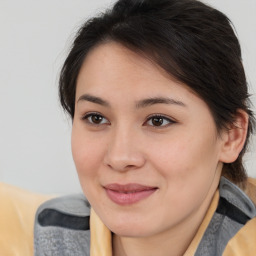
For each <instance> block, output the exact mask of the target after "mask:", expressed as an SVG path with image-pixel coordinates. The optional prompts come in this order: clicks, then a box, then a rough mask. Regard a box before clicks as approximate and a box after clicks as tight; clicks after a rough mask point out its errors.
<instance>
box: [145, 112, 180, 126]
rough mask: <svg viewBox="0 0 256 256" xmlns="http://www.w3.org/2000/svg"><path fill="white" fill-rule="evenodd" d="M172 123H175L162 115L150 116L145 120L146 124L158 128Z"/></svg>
mask: <svg viewBox="0 0 256 256" xmlns="http://www.w3.org/2000/svg"><path fill="white" fill-rule="evenodd" d="M174 123H176V122H175V121H173V120H172V119H170V118H168V117H165V116H162V115H159V116H158V115H155V116H151V117H149V118H148V120H147V122H146V124H147V125H149V126H153V127H159V128H164V127H167V126H169V125H171V124H174Z"/></svg>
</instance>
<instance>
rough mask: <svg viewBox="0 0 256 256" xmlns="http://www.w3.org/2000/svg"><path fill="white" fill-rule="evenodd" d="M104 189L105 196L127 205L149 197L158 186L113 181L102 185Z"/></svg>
mask: <svg viewBox="0 0 256 256" xmlns="http://www.w3.org/2000/svg"><path fill="white" fill-rule="evenodd" d="M104 189H105V191H106V193H107V196H108V197H109V198H110V199H111V200H112V201H113V202H114V203H116V204H119V205H129V204H134V203H137V202H139V201H141V200H143V199H145V198H147V197H149V196H150V195H152V194H153V193H154V192H155V191H156V190H157V189H158V188H157V187H152V186H146V185H141V184H137V183H129V184H124V185H121V184H117V183H113V184H108V185H106V186H104Z"/></svg>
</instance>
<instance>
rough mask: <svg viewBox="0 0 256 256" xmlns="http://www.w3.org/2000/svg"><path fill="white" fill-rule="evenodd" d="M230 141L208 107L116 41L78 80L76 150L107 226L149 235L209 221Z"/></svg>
mask: <svg viewBox="0 0 256 256" xmlns="http://www.w3.org/2000/svg"><path fill="white" fill-rule="evenodd" d="M222 145H223V142H222V140H221V138H220V137H218V136H217V133H216V128H215V124H214V120H213V117H212V115H211V113H210V111H209V109H208V107H207V105H206V103H205V102H204V101H203V100H201V99H200V98H199V97H198V96H196V95H195V94H194V93H193V92H191V91H190V90H189V89H188V88H187V87H186V86H185V85H182V84H180V83H178V82H176V81H175V80H174V79H172V78H171V77H170V76H168V75H167V74H166V73H165V72H164V71H163V70H161V69H160V68H159V67H158V66H157V65H155V64H153V63H152V62H150V61H149V60H147V59H145V58H143V57H142V56H139V55H137V54H135V53H133V52H132V51H130V50H128V49H126V48H124V47H123V46H121V45H119V44H117V43H113V42H112V43H106V44H103V45H100V46H98V47H96V48H95V49H93V50H92V51H91V52H90V53H89V55H88V56H87V58H86V60H85V62H84V63H83V66H82V68H81V71H80V73H79V76H78V80H77V91H76V104H75V116H74V120H73V130H72V152H73V158H74V161H75V165H76V168H77V172H78V175H79V179H80V183H81V186H82V189H83V191H84V194H85V195H86V197H87V198H88V200H89V202H90V203H91V205H92V207H93V208H94V210H95V211H96V213H97V214H98V215H99V217H100V218H101V220H102V221H103V222H104V223H105V225H106V226H107V227H108V228H109V229H110V230H111V231H113V232H114V233H116V234H118V235H122V236H131V237H147V236H153V235H157V234H161V233H164V232H168V231H170V230H172V229H174V228H175V227H177V226H179V225H183V224H185V223H187V224H188V223H194V222H195V221H197V222H198V221H199V220H201V219H202V218H203V216H204V214H205V212H206V210H207V208H208V206H209V203H210V201H211V199H212V196H213V194H214V192H215V190H216V188H217V186H218V182H219V177H220V173H221V168H222V164H221V163H220V158H221V154H222Z"/></svg>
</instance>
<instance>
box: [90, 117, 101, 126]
mask: <svg viewBox="0 0 256 256" xmlns="http://www.w3.org/2000/svg"><path fill="white" fill-rule="evenodd" d="M92 121H93V122H94V123H96V124H99V123H100V122H101V121H102V116H92Z"/></svg>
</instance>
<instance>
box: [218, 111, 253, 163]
mask: <svg viewBox="0 0 256 256" xmlns="http://www.w3.org/2000/svg"><path fill="white" fill-rule="evenodd" d="M248 119H249V117H248V114H247V113H246V112H245V111H244V110H241V109H239V110H238V111H237V114H236V117H235V121H234V123H233V124H231V125H230V127H229V129H228V130H224V131H223V133H222V135H221V138H222V150H221V155H220V161H221V162H223V163H232V162H234V161H236V159H237V158H238V156H239V154H240V152H241V151H242V149H243V146H244V143H245V140H246V136H247V129H248Z"/></svg>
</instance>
